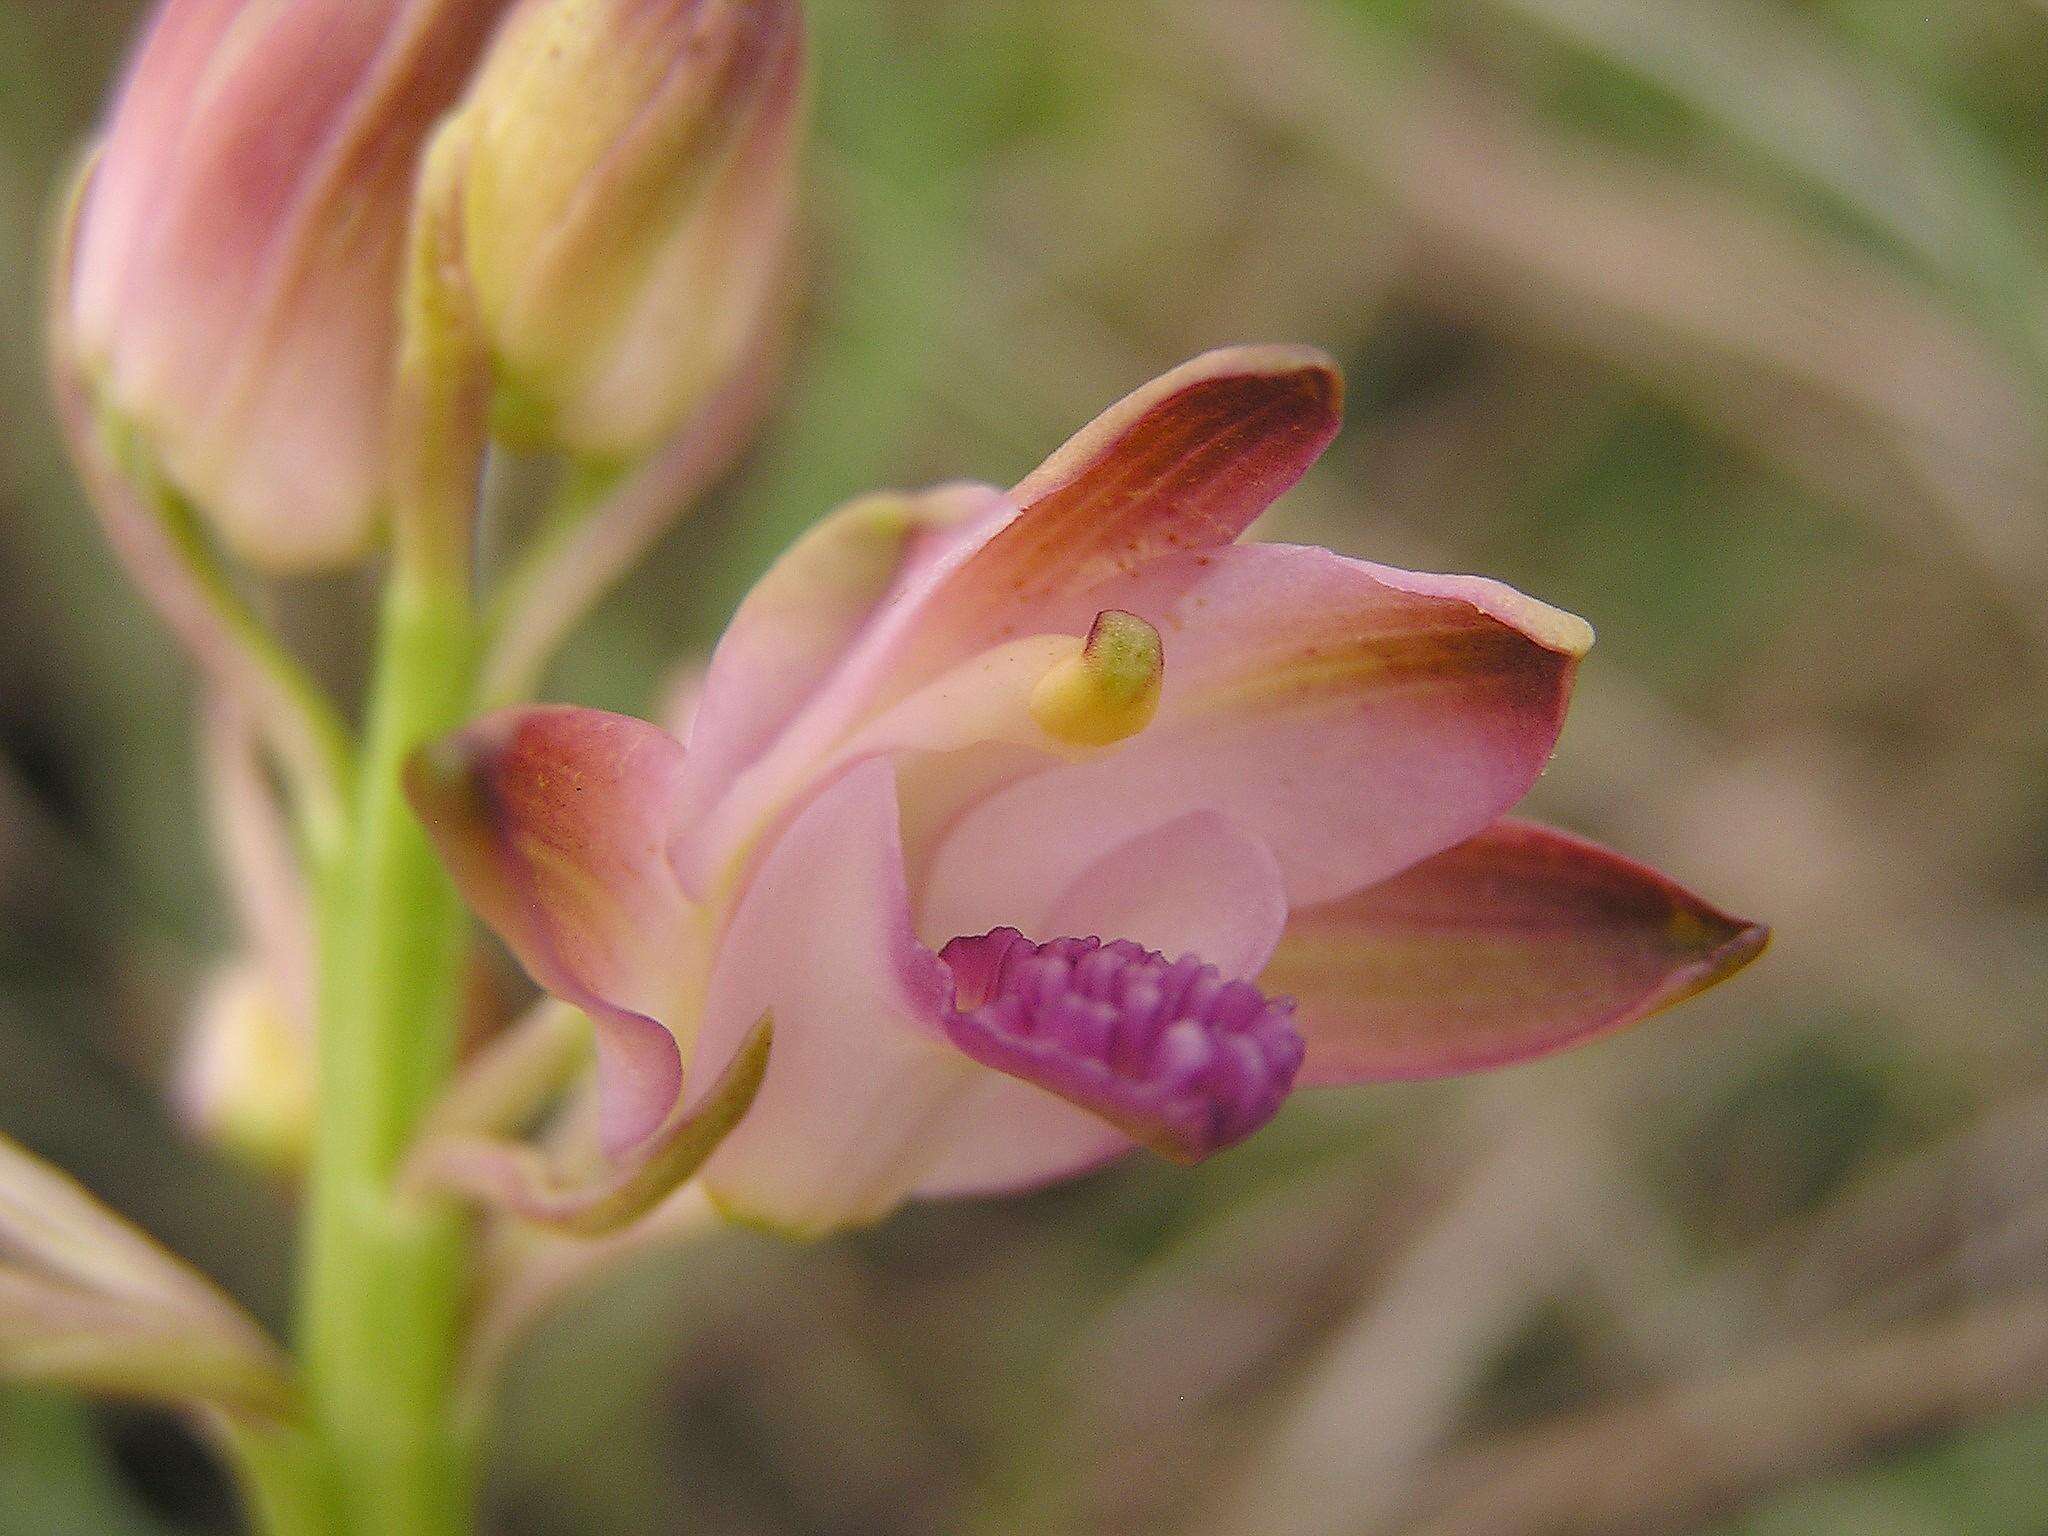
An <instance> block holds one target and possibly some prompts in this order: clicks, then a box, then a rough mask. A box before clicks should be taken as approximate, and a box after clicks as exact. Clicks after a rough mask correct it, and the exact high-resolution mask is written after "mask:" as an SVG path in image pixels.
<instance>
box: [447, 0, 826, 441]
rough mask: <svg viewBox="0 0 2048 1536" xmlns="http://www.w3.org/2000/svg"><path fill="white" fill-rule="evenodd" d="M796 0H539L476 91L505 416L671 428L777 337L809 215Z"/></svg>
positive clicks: (589, 430) (539, 436)
mask: <svg viewBox="0 0 2048 1536" xmlns="http://www.w3.org/2000/svg"><path fill="white" fill-rule="evenodd" d="M802 75H803V31H802V18H801V14H800V12H799V11H798V8H797V4H796V0H529V3H528V4H526V5H524V6H522V7H521V8H520V9H518V10H516V11H515V12H514V13H513V15H512V17H511V19H510V21H509V22H508V24H507V25H506V27H505V29H504V31H503V32H502V33H501V34H500V36H499V38H498V40H497V43H496V44H495V46H494V47H493V48H492V50H491V52H490V54H489V56H488V57H487V58H486V60H485V63H484V67H483V70H482V72H481V73H480V75H479V77H478V81H477V85H476V88H475V90H474V91H473V93H472V94H471V97H470V99H469V102H468V104H467V105H466V106H465V108H464V112H463V116H464V127H465V129H466V131H467V134H468V144H467V154H468V156H469V164H468V168H467V173H466V178H465V184H464V187H463V191H462V197H461V213H460V220H461V226H462V239H461V245H462V250H463V261H464V263H465V266H466V268H467V273H468V278H469V284H470V289H471V299H472V302H473V303H474V305H475V308H476V313H477V318H478V322H479V324H480V326H481V329H482V332H483V340H484V342H485V345H486V346H487V347H488V348H489V349H490V352H491V355H492V359H493V363H494V366H495V370H496V383H497V411H496V419H497V422H498V425H499V429H500V432H501V434H502V435H505V436H508V437H511V438H513V439H515V440H520V441H524V442H526V443H528V444H530V445H533V446H541V447H548V448H554V449H559V450H563V451H567V452H570V453H574V454H577V455H580V456H584V457H589V458H599V459H629V458H633V457H637V456H639V455H641V454H643V453H645V452H647V451H649V450H650V449H652V448H653V447H655V446H656V445H658V444H659V443H661V442H662V441H664V440H665V439H666V438H667V437H668V436H669V435H670V434H671V433H672V432H673V431H674V430H675V429H676V428H677V427H678V426H679V425H680V424H681V423H682V422H683V421H684V420H685V419H686V418H688V417H689V416H690V415H691V414H692V412H693V411H694V410H695V408H696V407H698V406H699V405H701V404H703V403H704V402H705V401H706V400H707V399H708V398H709V397H710V396H711V395H712V394H713V392H714V391H715V390H716V389H717V387H718V386H719V385H720V384H721V383H723V382H725V381H726V380H727V379H728V378H729V377H730V376H731V375H732V374H733V372H734V370H735V368H736V366H737V364H738V363H739V361H740V359H741V358H742V356H743V355H744V354H745V352H746V350H747V349H748V348H749V347H750V346H753V345H756V344H758V341H759V337H760V333H761V331H762V330H763V327H764V324H765V322H766V320H767V317H768V315H769V314H770V313H771V310H772V307H773V305H774V302H775V299H776V296H777V291H778V287H779V284H780V282H781V280H782V277H783V272H782V267H783V258H784V253H785V247H786V245H787V243H788V235H789V231H790V226H791V224H792V220H793V206H794V201H795V199H794V162H795V148H796V142H797V137H798V134H797V125H798V119H799V117H800V113H799V110H798V108H799V104H800V98H801V95H802V91H801V85H802Z"/></svg>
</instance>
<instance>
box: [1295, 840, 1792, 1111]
mask: <svg viewBox="0 0 2048 1536" xmlns="http://www.w3.org/2000/svg"><path fill="white" fill-rule="evenodd" d="M1768 937H1769V935H1768V932H1767V930H1765V929H1764V928H1762V927H1759V926H1758V925H1756V924H1753V923H1747V922H1744V921H1742V920H1741V919H1739V918H1733V917H1729V916H1728V915H1727V914H1726V913H1723V912H1720V911H1717V910H1716V909H1715V908H1713V907H1710V906H1708V905H1707V904H1706V903H1705V902H1703V901H1701V900H1700V899H1699V898H1698V897H1697V896H1694V895H1692V894H1691V893H1690V892H1689V891H1686V890H1684V889H1683V888H1681V887H1680V886H1678V885H1676V884H1674V883H1673V882H1672V881H1671V880H1669V879H1667V878H1666V877H1665V876H1663V875H1661V874H1659V873H1657V872H1656V871H1655V870H1653V869H1647V868H1645V867H1644V866H1642V865H1641V864H1637V863H1635V862H1634V861H1633V860H1630V859H1627V858H1624V857H1622V856H1621V855H1620V854H1618V853H1612V852H1609V851H1608V850H1607V849H1605V848H1601V847H1598V846H1596V845H1595V844H1592V843H1589V842H1586V841H1584V840H1582V839H1580V838H1576V837H1572V836H1570V835H1569V834H1567V833H1563V832H1556V831H1552V830H1550V829H1549V828H1547V827H1539V826H1534V825H1531V824H1529V823H1527V822H1521V821H1513V820H1509V821H1502V822H1500V823H1498V824H1496V825H1495V826H1493V827H1491V828H1489V829H1487V830H1486V831H1485V832H1482V833H1480V834H1479V835H1478V836H1477V837H1474V838H1472V839H1471V840H1470V841H1468V842H1465V843H1462V844H1460V845H1459V846H1458V847H1456V848H1453V849H1451V850H1450V851H1449V852H1447V853H1441V854H1438V855H1437V856H1436V857H1435V858H1432V859H1430V860H1428V861H1426V862H1425V863H1422V864H1419V865H1417V866H1416V867H1415V868H1413V869H1410V870H1408V871H1407V872H1406V873H1405V874H1401V875H1397V876H1396V877H1395V878H1393V879H1392V880H1388V881H1385V882H1384V883H1382V884H1379V885H1375V886H1372V887H1369V888H1367V889H1366V890H1363V891H1360V892H1358V893H1357V894H1356V895H1352V896H1347V897H1345V898H1344V899H1342V900H1340V901H1333V902H1328V903H1326V904H1324V905H1321V906H1316V907H1310V908H1308V909H1307V910H1305V911H1297V912H1296V913H1295V914H1294V917H1293V919H1292V920H1291V921H1290V922H1289V924H1288V927H1287V935H1286V937H1285V938H1284V939H1283V940H1282V941H1281V943H1280V947H1279V949H1278V951H1277V952H1276V953H1275V954H1274V956H1273V960H1272V963H1271V964H1270V965H1269V966H1267V968H1266V971H1265V974H1264V975H1263V976H1262V977H1261V978H1260V985H1261V986H1262V987H1264V988H1266V989H1268V990H1269V991H1273V992H1283V993H1287V994H1289V995H1291V996H1292V997H1294V998H1295V999H1296V1001H1297V1002H1298V1003H1299V1005H1300V1011H1299V1013H1298V1015H1297V1023H1298V1025H1299V1027H1300V1029H1301V1032H1302V1034H1303V1035H1304V1036H1305V1037H1306V1038H1307V1040H1308V1059H1307V1062H1306V1064H1305V1066H1304V1068H1303V1074H1302V1076H1303V1081H1304V1082H1319V1083H1347V1082H1359V1081H1372V1080H1382V1079H1392V1078H1417V1077H1440V1076H1446V1075H1449V1074H1452V1073H1458V1072H1475V1071H1481V1070H1484V1069H1486V1068H1489V1067H1499V1066H1506V1065H1509V1064H1511V1063H1513V1062H1518V1061H1525V1060H1528V1059H1529V1058H1531V1057H1535V1056H1541V1055H1544V1054H1546V1053H1548V1052H1550V1051H1555V1050H1559V1049H1562V1048H1563V1047H1565V1046H1567V1045H1572V1044H1575V1043H1577V1042H1579V1041H1582V1040H1587V1039H1590V1038H1592V1037H1594V1036H1596V1035H1601V1034H1606V1033H1608V1032H1609V1031H1612V1030H1617V1029H1620V1028H1622V1027H1623V1026H1625V1025H1628V1024H1633V1023H1635V1022H1636V1021H1637V1020H1639V1019H1642V1018H1646V1017H1648V1016H1649V1015H1650V1014H1652V1013H1655V1012H1657V1011H1658V1010H1660V1009H1663V1008H1668V1007H1670V1006H1671V1005H1672V1004H1674V1003H1677V1002H1681V1001H1683V1000H1684V999H1686V998H1688V997H1690V996H1692V995H1693V994H1694V993H1695V992H1699V991H1701V990H1703V989H1704V988H1707V987H1710V986H1712V985H1714V984H1715V983H1716V982H1718V981H1722V980H1724V979H1726V978H1727V977H1729V976H1732V975H1733V974H1734V973H1735V972H1736V971H1739V970H1741V969H1742V967H1743V966H1745V965H1747V964H1749V962H1750V961H1752V960H1754V959H1755V958H1756V957H1757V955H1758V954H1760V953H1761V952H1762V950H1763V947H1764V944H1765V941H1766V940H1767V938H1768Z"/></svg>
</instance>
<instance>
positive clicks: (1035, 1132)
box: [912, 1069, 1137, 1200]
mask: <svg viewBox="0 0 2048 1536" xmlns="http://www.w3.org/2000/svg"><path fill="white" fill-rule="evenodd" d="M952 1123H953V1127H954V1130H953V1133H952V1134H951V1135H950V1136H948V1137H946V1138H945V1140H944V1141H943V1143H941V1144H940V1145H938V1146H937V1147H935V1149H934V1151H933V1154H932V1156H931V1158H930V1159H929V1161H928V1162H927V1164H926V1166H925V1169H924V1172H923V1176H922V1178H921V1179H920V1180H919V1181H918V1184H917V1187H916V1188H915V1189H914V1190H913V1191H912V1193H913V1194H914V1195H915V1196H916V1197H917V1198H918V1199H920V1200H950V1199H955V1198H959V1197H965V1196H972V1195H1011V1194H1020V1193H1023V1192H1025V1191H1027V1190H1033V1189H1042V1188H1044V1187H1045V1186H1047V1185H1049V1184H1058V1183H1060V1182H1061V1181H1063V1180H1066V1179H1071V1178H1077V1177H1079V1176H1080V1175H1081V1174H1084V1173H1088V1172H1091V1171H1092V1170H1094V1169H1096V1168H1100V1167H1101V1166H1102V1165H1103V1164H1105V1163H1109V1162H1113V1161H1115V1160H1116V1159H1117V1158H1119V1157H1122V1156H1123V1155H1124V1154H1125V1153H1127V1152H1130V1151H1133V1150H1135V1148H1136V1147H1137V1143H1136V1142H1134V1141H1133V1140H1131V1138H1130V1137H1129V1136H1128V1135H1126V1134H1125V1133H1124V1132H1123V1131H1120V1130H1118V1129H1117V1128H1116V1127H1115V1126H1113V1125H1111V1124H1110V1123H1109V1122H1108V1121H1107V1120H1104V1119H1103V1118H1102V1117H1101V1116H1100V1115H1095V1114H1091V1113H1090V1112H1089V1111H1087V1110H1085V1109H1083V1108H1081V1107H1080V1106H1079V1105H1078V1104H1070V1103H1068V1102H1067V1101H1066V1100H1065V1099H1063V1098H1061V1097H1060V1096H1059V1095H1058V1094H1055V1093H1048V1092H1047V1091H1046V1090H1045V1089H1043V1088H1040V1087H1038V1086H1037V1085H1036V1084H1034V1083H1027V1082H1025V1081H1024V1080H1023V1079H1022V1078H1019V1077H1010V1076H1007V1075H1006V1074H1004V1073H1001V1072H989V1071H984V1070H981V1069H977V1070H976V1075H975V1078H974V1081H973V1082H972V1083H970V1084H969V1085H968V1087H967V1088H966V1089H965V1090H964V1091H963V1092H962V1093H961V1095H960V1097H959V1099H958V1101H957V1107H956V1109H955V1111H954V1114H953V1121H952Z"/></svg>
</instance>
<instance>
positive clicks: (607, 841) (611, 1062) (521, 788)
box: [407, 707, 702, 1152]
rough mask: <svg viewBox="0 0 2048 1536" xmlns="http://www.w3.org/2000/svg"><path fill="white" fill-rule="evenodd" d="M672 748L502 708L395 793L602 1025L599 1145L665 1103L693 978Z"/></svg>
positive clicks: (483, 907) (583, 717)
mask: <svg viewBox="0 0 2048 1536" xmlns="http://www.w3.org/2000/svg"><path fill="white" fill-rule="evenodd" d="M682 767H683V749H682V746H681V745H680V744H679V743H678V742H677V741H676V740H675V738H674V737H672V736H670V735H668V734H667V733H666V732H664V731H661V730H659V729H657V728H656V727H654V726H651V725H648V724H646V723H644V722H643V721H639V720H633V719H628V718H627V717H625V716H623V715H612V714H606V713H604V712H603V711H601V710H594V709H570V708H559V707H557V708H540V709H524V710H509V711H506V712H504V713H502V714H498V715H493V716H490V717H488V718H486V719H484V720H482V721H480V722H479V723H477V724H476V725H474V726H471V727H469V728H468V729H467V730H465V731H463V732H461V733H460V734H459V735H457V736H454V737H451V738H449V740H447V741H446V742H443V743H441V744H439V745H437V746H435V747H432V748H429V749H428V750H427V751H426V752H425V753H423V754H421V756H420V757H419V758H417V759H415V761H414V764H413V767H412V770H411V772H410V773H409V774H408V777H407V788H408V790H409V792H410V794H411V796H412V801H413V805H414V807H415V809H416V810H417V811H418V813H419V816H420V819H421V821H422V822H423V823H424V824H425V826H426V828H427V831H428V833H429V834H430V835H431V836H432V837H433V839H434V842H435V844H436V845H437V846H438V847H439V848H440V850H441V855H442V857H443V858H444V859H445V860H446V861H447V863H448V866H449V868H450V869H451V870H452V871H453V872H454V874H455V878H456V880H457V882H458V883H459V884H460V885H461V886H462V889H463V893H464V895H465V896H467V897H468V898H469V901H470V904H471V905H472V906H474V907H475V908H476V910H477V912H478V913H479V914H480V915H481V916H482V917H483V919H484V920H485V921H486V922H488V923H489V924H490V925H491V926H492V927H493V928H494V929H496V930H497V932H498V934H499V935H500V937H502V938H503V939H504V940H505V942H506V943H507V944H508V945H510V946H511V948H512V950H513V952H514V953H515V954H517V955H518V956H519V958H520V961H521V962H522V963H523V964H524V965H525V966H526V968H527V970H528V971H529V972H530V973H531V974H532V976H533V978H534V980H535V981H537V982H539V983H540V984H541V985H542V986H543V987H545V988H547V989H548V990H549V991H550V992H552V993H554V994H555V995H556V996H557V997H560V998H562V999H563V1000H564V1001H566V1002H569V1003H573V1004H574V1005H575V1006H577V1007H579V1008H582V1009H584V1010H585V1011H586V1012H588V1013H589V1014H590V1015H591V1016H592V1018H593V1019H595V1020H596V1021H597V1023H598V1025H599V1032H598V1044H599V1060H598V1068H599V1087H600V1093H601V1095H602V1097H603V1100H604V1109H605V1141H606V1144H607V1146H608V1147H610V1148H611V1149H612V1150H613V1151H615V1152H616V1151H618V1150H621V1149H623V1148H625V1147H628V1146H631V1145H632V1144H633V1143H635V1142H637V1141H639V1140H640V1139H642V1138H643V1137H645V1136H646V1135H648V1134H649V1133H650V1132H652V1131H653V1130H654V1128H655V1127H656V1126H658V1125H660V1123H661V1122H662V1120H663V1119H664V1117H666V1115H667V1114H668V1112H669V1110H670V1109H671V1107H672V1106H673V1105H674V1104H675V1101H676V1094H677V1089H678V1087H679V1085H680V1083H681V1059H680V1056H679V1054H678V1047H677V1041H676V1039H675V1038H674V1037H673V1036H672V1035H671V1033H670V1031H671V1030H672V1029H676V1028H679V1027H685V1026H684V1025H683V1024H682V1023H681V1022H680V1021H681V1020H682V1019H685V1018H686V1017H687V1015H686V1014H684V1013H683V1003H684V1001H685V999H686V997H687V995H688V989H689V988H690V986H691V985H692V982H693V980H694V979H695V978H696V977H698V976H699V975H700V974H701V966H702V960H701V953H702V939H701V937H700V936H699V932H698V923H697V919H696V917H695V915H694V913H693V911H692V909H691V906H690V904H689V902H688V901H687V899H686V898H685V897H684V895H683V892H682V890H681V888H680V887H679V886H678V885H677V884H676V880H675V876H674V874H673V873H672V871H671V870H670V868H669V863H668V858H667V852H666V850H667V844H668V841H669V838H670V836H671V835H672V830H673V826H674V822H673V816H674V807H675V797H676V791H677V784H678V781H679V780H680V778H681V774H682Z"/></svg>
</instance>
